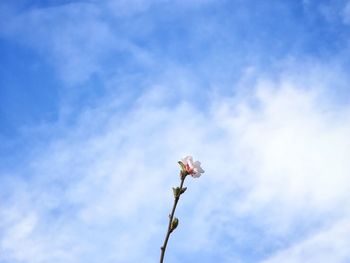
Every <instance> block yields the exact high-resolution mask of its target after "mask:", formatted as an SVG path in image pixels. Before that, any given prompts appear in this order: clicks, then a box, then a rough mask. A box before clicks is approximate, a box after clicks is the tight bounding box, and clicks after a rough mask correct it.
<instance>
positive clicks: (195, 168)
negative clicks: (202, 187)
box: [180, 156, 204, 177]
mask: <svg viewBox="0 0 350 263" xmlns="http://www.w3.org/2000/svg"><path fill="white" fill-rule="evenodd" d="M180 162H181V163H182V164H183V169H184V171H185V172H186V173H187V174H189V175H191V176H192V177H200V176H201V174H202V173H204V170H203V169H202V167H201V163H200V162H199V161H195V162H193V158H192V156H186V157H185V158H182V159H181V161H180Z"/></svg>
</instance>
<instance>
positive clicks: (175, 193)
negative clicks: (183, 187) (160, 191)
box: [173, 187, 181, 198]
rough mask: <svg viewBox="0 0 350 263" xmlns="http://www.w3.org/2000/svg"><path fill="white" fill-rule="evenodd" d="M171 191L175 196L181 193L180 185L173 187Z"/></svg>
mask: <svg viewBox="0 0 350 263" xmlns="http://www.w3.org/2000/svg"><path fill="white" fill-rule="evenodd" d="M173 193H174V197H175V198H177V197H179V196H180V194H181V191H180V187H176V188H174V187H173Z"/></svg>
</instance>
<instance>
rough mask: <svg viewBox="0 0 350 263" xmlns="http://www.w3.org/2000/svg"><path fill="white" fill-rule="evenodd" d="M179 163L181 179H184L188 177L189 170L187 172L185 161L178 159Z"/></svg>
mask: <svg viewBox="0 0 350 263" xmlns="http://www.w3.org/2000/svg"><path fill="white" fill-rule="evenodd" d="M178 163H179V164H180V166H181V172H180V177H181V179H183V178H184V177H186V176H187V175H188V172H187V170H186V166H185V165H184V164H183V162H181V161H178Z"/></svg>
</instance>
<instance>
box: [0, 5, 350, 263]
mask: <svg viewBox="0 0 350 263" xmlns="http://www.w3.org/2000/svg"><path fill="white" fill-rule="evenodd" d="M168 4H169V1H133V4H132V5H128V3H127V2H125V1H107V2H105V3H103V4H97V2H94V1H92V2H89V3H87V2H80V3H72V4H66V5H61V6H54V7H52V6H51V7H45V8H44V7H42V6H41V7H31V8H29V9H28V10H25V11H23V10H22V11H18V10H15V9H11V10H12V11H11V12H5V13H6V14H7V16H8V26H7V27H1V30H0V32H1V34H2V36H3V37H4V38H6V39H10V40H11V41H14V42H16V43H22V45H24V46H26V47H30V48H32V49H33V50H35V52H38V53H40V54H41V55H42V56H43V57H47V58H46V59H47V60H49V61H50V63H51V65H53V66H54V67H55V69H56V72H57V77H58V78H60V79H61V80H63V81H62V82H60V84H61V85H62V90H61V93H60V94H61V101H60V102H59V104H60V106H59V107H60V109H59V114H58V118H57V121H55V122H54V121H52V122H50V123H45V125H42V126H40V128H38V127H34V128H35V129H34V131H31V132H30V135H27V137H26V138H31V137H35V136H37V135H38V134H39V135H40V139H41V143H34V144H33V149H32V151H31V152H30V155H28V156H25V160H23V159H21V160H19V159H18V160H17V162H16V167H12V168H11V169H6V170H2V172H1V175H0V193H1V194H0V261H1V262H6V263H7V262H11V263H16V262H28V263H34V262H35V263H37V262H53V263H55V262H68V263H69V262H75V263H76V262H107V263H108V262H154V261H156V260H158V256H159V252H160V251H159V247H160V245H161V241H162V238H163V234H164V231H165V227H166V222H167V214H168V212H169V211H168V209H169V206H170V204H171V198H172V193H171V187H172V186H174V185H175V184H177V183H178V167H177V163H176V162H177V160H178V159H179V158H181V157H182V156H184V155H187V154H192V155H193V156H194V157H195V158H196V159H197V158H198V159H200V160H201V161H202V163H203V167H204V169H205V170H206V173H205V174H204V175H203V176H202V177H201V178H200V179H198V180H192V179H191V178H189V179H188V180H187V181H186V185H187V186H188V188H189V190H188V191H187V192H186V193H185V196H184V199H183V200H182V201H181V203H180V206H179V210H178V217H179V218H180V227H179V228H178V229H177V230H176V233H175V234H174V235H173V237H172V239H171V241H170V244H169V251H168V252H167V255H166V257H167V262H213V261H220V262H277V261H278V262H281V261H283V262H322V260H323V261H324V260H325V259H327V260H326V261H327V262H345V261H346V260H347V259H348V257H349V254H348V253H347V251H346V249H345V248H346V247H347V246H349V242H350V241H349V239H348V238H347V236H346V234H348V229H349V226H348V224H347V222H348V221H349V219H350V218H349V217H350V214H349V210H348V209H347V207H348V206H349V200H350V196H349V192H350V191H349V190H350V189H349V186H348V184H347V182H348V181H349V171H350V165H349V164H350V159H349V158H350V157H349V156H350V152H349V151H350V150H349V149H350V147H349V140H348V134H349V132H350V124H349V123H350V122H349V119H350V108H349V104H348V98H349V97H348V96H349V95H348V91H347V90H348V85H347V83H348V82H349V78H348V76H347V74H346V72H347V70H346V66H345V64H346V63H345V62H346V61H345V59H344V58H342V57H341V55H340V54H341V53H342V52H343V51H341V50H339V52H338V51H337V52H334V49H331V50H332V52H334V56H332V58H331V59H329V60H327V61H326V60H324V58H325V56H327V52H324V53H322V52H321V53H322V55H321V56H320V58H318V57H317V56H316V57H315V54H316V55H317V54H319V53H317V52H316V53H315V52H310V53H305V54H304V53H303V52H305V50H306V49H307V48H306V47H305V46H303V48H300V49H298V45H302V44H303V43H308V44H310V43H315V42H314V40H315V39H314V38H313V37H315V34H316V33H315V32H316V31H317V30H316V29H315V30H314V31H312V34H311V35H312V36H311V37H310V38H308V39H305V38H303V37H305V35H304V33H305V32H304V31H303V30H302V29H300V28H299V26H296V27H294V28H293V32H297V33H298V34H300V35H299V36H300V38H301V40H300V41H298V45H292V44H291V45H287V44H288V43H289V42H293V41H290V40H291V38H293V34H290V35H289V36H286V37H285V38H284V39H281V40H280V41H281V43H286V46H287V47H282V46H284V45H279V44H278V43H277V42H276V40H275V39H279V37H282V36H285V34H283V32H279V31H278V30H277V29H281V28H279V27H278V25H275V23H272V22H273V21H274V20H269V16H267V15H266V14H271V13H274V12H275V11H276V10H279V11H281V12H283V14H284V15H285V16H286V17H289V18H290V19H291V18H292V17H293V13H292V12H291V11H290V9H288V8H287V7H286V6H285V5H273V6H272V7H271V8H270V9H269V8H268V7H265V6H264V7H261V6H259V7H255V8H256V9H252V10H264V13H263V14H265V16H264V19H265V20H260V19H263V18H262V17H260V13H254V12H253V11H252V10H251V9H249V8H247V6H245V5H243V4H237V10H240V11H242V13H240V12H238V11H236V12H235V14H236V16H232V15H231V13H230V12H228V11H229V10H230V8H232V6H231V5H228V4H227V3H226V4H225V3H223V4H220V5H215V4H213V2H211V1H191V2H189V1H176V2H175V3H174V4H173V5H174V6H175V7H176V8H177V9H172V12H170V11H169V10H168V9H167V8H166V6H167V5H168ZM305 6H307V3H306V2H305V5H304V8H306V7H305ZM214 7H216V8H217V9H215V10H217V12H218V13H219V14H220V15H213V14H212V13H211V11H208V10H211V9H210V8H214ZM225 7H226V9H227V10H226V9H225ZM224 9H225V10H224ZM2 10H5V9H2ZM9 10H10V9H9ZM235 10H236V9H235ZM180 11H181V12H180ZM182 11H184V12H185V11H186V12H185V14H186V16H185V15H184V14H183V13H182ZM309 11H310V10H309ZM310 12H311V11H310ZM239 14H240V15H239ZM249 14H252V15H253V16H249ZM167 15H169V16H170V17H167ZM249 17H251V18H252V17H253V18H252V19H250V20H249V19H248V18H249ZM223 18H225V19H223ZM181 19H183V20H181ZM303 19H305V20H307V19H306V18H305V17H304V18H303ZM204 20H205V21H204ZM223 20H224V21H223ZM280 20H281V21H283V23H282V24H284V25H288V26H290V27H292V25H293V24H294V22H292V21H291V20H283V18H280ZM225 21H226V22H225ZM260 21H263V22H264V25H265V26H264V27H262V26H261V25H258V24H259V23H260ZM271 21H272V22H271ZM293 21H294V20H293ZM308 21H309V20H308ZM309 22H310V21H309ZM0 23H1V25H3V24H4V22H3V20H2V22H0ZM159 23H161V25H158V24H159ZM167 23H168V26H165V25H166V24H167ZM310 23H311V22H310ZM327 23H330V22H327ZM252 24H254V25H255V24H256V25H257V26H256V28H255V27H254V28H253V27H252V26H251V25H252ZM269 24H272V25H271V27H273V30H274V35H273V37H267V36H265V34H264V32H265V33H268V32H270V31H273V30H272V29H268V27H267V26H266V25H269ZM240 26H242V27H243V28H244V30H241V29H242V28H240ZM308 26H310V24H308ZM231 27H232V30H231V29H230V28H231ZM168 28H171V29H172V31H169V30H168ZM260 29H261V30H260ZM324 30H325V31H326V29H324ZM257 31H259V32H258V33H259V34H260V38H259V39H258V38H255V36H256V34H255V33H257ZM325 31H322V32H325ZM327 32H328V31H327ZM267 35H268V34H267ZM253 40H254V41H256V42H254V41H253ZM341 40H343V38H342V39H341ZM340 42H341V43H343V42H342V41H340ZM281 43H280V44H281ZM270 45H272V46H271V48H268V47H269V46H270ZM305 45H306V44H305ZM324 45H326V44H324ZM178 46H180V47H181V48H178ZM306 46H307V45H306ZM323 47H324V46H323ZM274 48H276V50H274ZM319 48H320V50H322V48H321V45H320V47H319ZM333 48H334V47H333ZM282 51H286V54H285V55H281V53H283V52H282ZM329 52H330V51H329ZM301 54H302V55H301ZM325 54H326V55H325ZM43 77H44V76H43ZM95 85H100V86H101V87H100V86H98V87H94V86H95ZM72 87H75V89H72ZM79 88H81V90H79ZM84 89H85V92H84ZM71 90H75V91H74V92H77V93H79V95H78V96H77V97H76V98H75V99H72V101H69V100H68V99H67V97H68V98H69V96H70V95H71V93H70V92H72V91H71ZM76 90H78V91H76ZM92 91H94V92H92ZM74 92H73V93H74ZM66 93H69V94H68V95H67V94H66ZM86 94H87V95H86ZM84 96H86V97H88V98H90V97H93V99H91V100H90V99H86V97H84ZM67 100H68V101H67ZM33 140H34V139H33ZM37 140H38V139H37V138H35V141H37ZM330 240H332V242H330ZM333 241H334V242H333ZM321 256H322V257H321ZM288 260H289V261H288Z"/></svg>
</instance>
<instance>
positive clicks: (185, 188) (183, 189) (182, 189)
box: [180, 187, 187, 195]
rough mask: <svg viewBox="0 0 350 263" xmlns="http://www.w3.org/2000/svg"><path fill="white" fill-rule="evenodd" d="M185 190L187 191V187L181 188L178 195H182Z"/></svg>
mask: <svg viewBox="0 0 350 263" xmlns="http://www.w3.org/2000/svg"><path fill="white" fill-rule="evenodd" d="M186 190H187V187H184V188H181V190H180V195H181V194H183V193H184V192H186Z"/></svg>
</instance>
